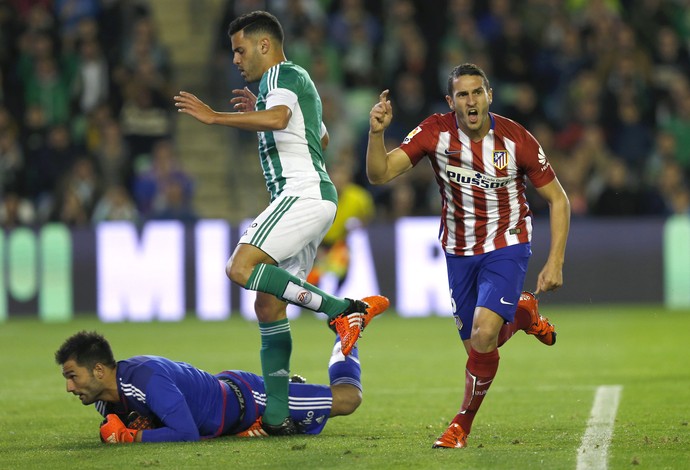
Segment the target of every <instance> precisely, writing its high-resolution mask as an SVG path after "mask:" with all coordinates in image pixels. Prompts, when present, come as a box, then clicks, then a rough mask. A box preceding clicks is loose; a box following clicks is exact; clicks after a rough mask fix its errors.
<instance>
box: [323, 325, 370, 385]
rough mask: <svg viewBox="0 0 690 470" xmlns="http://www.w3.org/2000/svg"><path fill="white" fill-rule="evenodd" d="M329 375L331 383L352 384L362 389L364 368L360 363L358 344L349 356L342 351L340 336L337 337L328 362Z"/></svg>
mask: <svg viewBox="0 0 690 470" xmlns="http://www.w3.org/2000/svg"><path fill="white" fill-rule="evenodd" d="M328 377H329V378H330V382H331V385H337V384H350V385H354V386H355V387H357V388H358V389H360V390H362V368H361V366H360V365H359V351H358V350H357V345H355V347H354V348H352V351H351V352H350V354H348V355H347V356H344V355H343V353H342V352H341V351H340V337H339V336H336V337H335V345H334V346H333V352H332V354H331V359H330V361H329V362H328Z"/></svg>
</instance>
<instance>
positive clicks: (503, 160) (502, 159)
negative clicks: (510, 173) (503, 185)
mask: <svg viewBox="0 0 690 470" xmlns="http://www.w3.org/2000/svg"><path fill="white" fill-rule="evenodd" d="M509 159H510V154H509V153H508V151H507V150H494V166H495V167H496V168H497V169H498V170H502V169H504V168H505V167H506V166H507V165H508V160H509Z"/></svg>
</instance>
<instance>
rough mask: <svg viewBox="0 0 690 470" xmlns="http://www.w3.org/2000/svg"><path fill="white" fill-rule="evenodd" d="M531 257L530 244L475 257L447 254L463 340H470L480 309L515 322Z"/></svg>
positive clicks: (451, 287) (451, 294)
mask: <svg viewBox="0 0 690 470" xmlns="http://www.w3.org/2000/svg"><path fill="white" fill-rule="evenodd" d="M531 255H532V250H531V245H530V244H529V243H520V244H518V245H511V246H507V247H505V248H499V249H498V250H494V251H490V252H488V253H484V254H481V255H475V256H456V255H451V254H448V253H446V266H447V268H448V286H449V287H450V296H451V298H452V301H453V315H454V316H455V322H456V323H457V325H458V331H459V332H460V338H462V339H463V340H466V339H469V338H470V335H471V334H472V321H473V319H474V310H475V308H476V307H486V308H488V309H489V310H492V311H494V312H496V313H497V314H498V315H500V316H501V317H503V319H504V320H505V321H506V322H512V321H513V319H514V318H515V309H516V308H517V303H518V300H520V294H521V293H522V286H523V284H524V282H525V274H526V272H527V264H528V262H529V258H530V256H531Z"/></svg>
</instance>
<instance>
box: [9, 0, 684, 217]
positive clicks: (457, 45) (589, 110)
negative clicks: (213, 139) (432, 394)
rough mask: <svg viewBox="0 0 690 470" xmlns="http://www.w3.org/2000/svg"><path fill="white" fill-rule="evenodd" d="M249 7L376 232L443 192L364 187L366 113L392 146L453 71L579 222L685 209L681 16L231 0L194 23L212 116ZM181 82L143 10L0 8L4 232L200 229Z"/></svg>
mask: <svg viewBox="0 0 690 470" xmlns="http://www.w3.org/2000/svg"><path fill="white" fill-rule="evenodd" d="M191 1H193V0H191ZM203 4H204V2H197V3H196V8H202V7H203ZM255 9H266V10H268V11H271V12H273V13H274V14H275V15H276V16H277V17H278V18H279V19H280V20H281V22H282V24H283V25H284V26H285V33H286V37H287V40H286V44H287V50H286V55H287V57H288V59H289V60H292V61H294V62H296V63H298V64H300V65H302V66H304V67H305V68H306V69H307V70H308V71H309V73H310V75H311V76H312V78H313V79H314V81H315V83H316V84H317V87H318V89H319V92H320V94H321V97H322V101H323V105H324V121H325V122H326V125H327V126H328V127H329V132H330V135H331V144H330V145H329V149H328V152H327V157H328V159H329V161H331V162H333V164H334V165H338V166H339V167H341V168H342V167H343V166H345V167H347V168H349V169H350V171H351V172H352V174H353V180H354V182H355V183H358V184H359V185H361V186H363V187H366V188H368V189H370V191H372V195H373V197H374V200H375V203H376V207H377V211H378V212H379V214H380V216H381V217H380V218H382V219H389V220H390V219H395V218H397V217H400V216H405V215H427V214H431V213H434V212H435V211H437V210H438V207H439V204H438V202H437V198H438V197H439V195H438V192H437V189H436V185H435V183H434V181H432V180H431V179H430V178H431V176H430V175H431V174H432V172H424V171H415V172H410V174H409V175H405V176H404V177H402V178H400V179H399V180H398V181H396V183H395V184H391V185H387V186H385V187H382V188H380V187H377V188H375V189H374V188H369V185H368V183H367V182H366V177H365V175H364V164H363V159H364V155H365V150H366V142H367V130H368V112H369V109H370V108H371V106H372V104H373V103H375V102H376V100H377V96H378V94H379V93H380V91H381V90H382V89H385V88H390V90H391V100H392V101H393V103H394V104H395V110H396V111H395V112H396V116H395V126H394V127H393V126H392V127H391V128H390V129H389V130H388V132H387V138H389V139H390V140H391V143H390V145H389V148H394V147H395V146H397V145H398V144H399V143H400V142H401V141H402V139H403V138H404V137H405V135H407V133H408V132H409V131H410V130H412V128H413V127H414V126H415V125H416V124H417V123H418V122H420V121H421V120H423V118H424V117H426V116H427V115H428V114H430V113H433V112H447V111H448V109H447V105H446V103H445V100H444V97H443V95H444V91H443V90H444V89H445V84H446V80H447V71H448V70H450V69H451V68H452V66H453V65H456V64H460V63H463V62H473V63H476V64H478V65H480V66H481V67H482V68H483V69H484V70H485V71H486V72H487V74H488V76H489V77H490V78H491V79H492V85H494V88H495V89H496V90H500V93H494V102H493V104H492V110H493V111H494V112H496V113H498V114H503V115H505V116H507V117H509V118H514V119H515V120H517V121H519V122H520V123H522V124H524V125H525V126H526V127H527V128H528V129H529V130H530V131H531V132H532V133H533V134H535V136H536V137H537V139H538V140H539V141H540V142H541V144H542V145H543V147H544V151H545V153H546V155H547V156H548V157H549V159H550V161H551V163H552V165H553V166H554V168H555V169H556V171H557V172H558V174H559V175H560V178H561V180H562V181H561V182H562V184H563V186H564V188H565V189H566V191H567V193H568V195H569V197H570V201H571V204H572V210H573V216H575V217H577V216H641V215H649V216H667V215H670V214H674V213H686V214H687V213H690V190H689V189H688V188H689V186H688V181H690V1H689V0H567V1H561V0H525V1H523V2H511V1H510V0H487V1H477V0H447V1H432V2H429V1H422V0H378V1H364V0H290V1H277V0H228V1H227V2H226V3H225V4H224V8H223V13H224V14H223V15H221V18H219V21H218V23H217V24H216V25H207V26H206V27H213V28H217V34H216V40H215V41H214V45H213V50H211V51H208V54H209V63H210V64H213V65H212V67H211V69H210V70H211V73H209V77H208V87H209V91H208V92H209V94H213V95H215V96H216V99H217V101H218V102H227V101H228V99H229V97H230V95H231V93H230V90H231V89H233V88H239V87H242V86H244V83H243V81H242V79H241V77H240V76H239V74H238V73H237V72H236V71H234V66H233V65H232V62H231V60H232V55H231V53H230V42H229V40H228V38H227V25H228V23H229V22H230V21H231V20H232V19H233V18H234V17H235V16H237V15H239V14H242V13H245V12H246V11H249V10H255ZM174 69H175V64H174V63H172V62H171V59H170V56H169V54H168V51H167V49H166V46H165V45H164V44H162V43H161V41H160V39H159V36H158V34H157V30H156V25H155V22H154V19H153V12H152V7H151V5H150V4H149V3H148V1H147V0H0V196H1V198H2V204H0V222H1V223H2V225H3V226H4V227H12V226H16V225H22V224H32V223H42V222H46V221H61V222H64V223H67V224H70V225H74V226H79V225H85V224H90V223H94V222H98V221H101V220H113V219H117V220H122V219H124V220H136V221H143V220H149V219H170V218H173V219H181V220H186V221H188V220H195V219H196V217H197V213H196V211H195V209H194V206H193V198H194V184H195V181H193V179H192V178H191V177H190V175H189V174H188V173H187V172H186V171H185V170H184V168H183V167H182V165H181V163H180V158H179V155H178V152H177V150H176V142H175V135H174V132H173V129H174V119H175V115H174V114H173V112H174V108H173V106H172V102H171V97H172V96H173V94H174V93H175V91H176V90H175V88H174V86H173V81H174V78H173V71H174ZM228 76H229V77H230V79H227V78H226V77H228ZM253 145H255V143H253ZM196 183H197V184H199V183H201V182H196ZM255 190H258V191H265V190H264V188H255ZM532 201H533V205H532V208H533V210H534V211H535V212H537V213H540V212H543V211H546V210H547V209H546V208H545V207H543V206H540V205H539V201H540V199H539V198H533V199H532Z"/></svg>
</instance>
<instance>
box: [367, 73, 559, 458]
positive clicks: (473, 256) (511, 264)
mask: <svg viewBox="0 0 690 470" xmlns="http://www.w3.org/2000/svg"><path fill="white" fill-rule="evenodd" d="M492 96H493V90H492V89H491V87H490V85H489V80H488V78H487V77H486V74H485V73H484V71H483V70H482V69H481V68H479V67H477V66H476V65H474V64H462V65H459V66H457V67H455V68H454V69H453V71H452V72H451V73H450V75H449V77H448V95H446V101H447V103H448V106H449V107H450V112H449V113H446V114H434V115H432V116H430V117H429V118H427V119H426V120H424V121H423V122H422V123H421V124H419V126H417V127H416V128H415V129H413V130H412V131H411V132H410V133H409V134H408V135H407V137H406V138H405V139H404V140H403V142H402V144H401V145H400V146H399V147H397V148H395V149H394V150H391V151H390V152H389V151H387V150H386V147H385V143H384V131H385V129H386V128H387V127H388V126H389V125H390V123H391V120H392V118H393V108H392V105H391V103H390V101H389V100H388V90H386V91H384V92H383V93H381V96H380V101H379V102H378V103H376V105H375V106H374V107H373V108H372V110H371V113H370V119H369V124H370V129H369V142H368V148H367V160H366V161H367V175H368V178H369V181H370V182H371V183H373V184H383V183H387V182H388V181H391V180H392V179H394V178H396V177H397V176H399V175H401V174H403V173H405V172H407V171H408V170H410V169H412V168H413V167H414V166H415V165H417V163H419V162H420V161H421V160H422V159H423V158H424V157H426V158H428V159H429V161H430V163H431V167H432V168H433V170H434V174H435V178H436V181H437V183H438V186H439V190H440V193H441V200H442V212H441V228H440V234H439V240H440V242H441V245H442V246H443V248H444V251H445V254H446V262H447V267H448V281H449V286H450V295H451V298H452V305H453V314H454V316H455V320H456V324H457V326H458V330H459V333H460V338H461V339H462V340H463V344H464V346H465V349H466V351H467V353H468V356H469V358H468V361H467V367H466V371H465V395H464V399H463V402H462V406H461V408H460V412H459V413H458V414H457V416H456V417H455V418H454V419H453V421H452V422H451V424H450V426H449V428H448V429H447V430H446V432H445V433H444V434H443V435H442V436H441V437H440V438H439V439H438V440H437V441H436V442H435V443H434V446H433V447H465V445H466V438H467V435H468V434H469V433H470V429H471V426H472V422H473V419H474V416H475V414H476V412H477V410H478V409H479V406H480V404H481V402H482V400H483V398H484V396H485V395H486V392H487V391H488V389H489V386H490V384H491V383H492V381H493V380H494V377H495V376H496V371H497V369H498V360H499V354H498V349H497V348H498V346H500V345H502V344H503V343H504V342H505V341H507V339H509V338H510V337H511V336H512V334H513V333H515V332H516V331H517V330H519V329H521V330H524V331H526V332H527V333H528V334H533V335H535V336H536V337H537V338H538V339H539V340H540V341H541V342H543V343H545V344H547V345H552V344H553V343H554V342H555V338H556V334H555V331H554V328H553V326H552V325H551V324H550V323H548V320H547V319H545V318H543V317H541V316H540V315H539V314H538V312H537V302H536V298H535V297H534V296H533V295H531V294H528V293H527V294H524V295H522V294H521V293H522V289H523V282H524V278H525V273H526V271H527V264H528V261H529V257H530V255H531V235H532V213H531V211H530V208H529V205H528V202H527V198H526V195H525V189H526V184H527V180H528V179H529V180H530V182H531V184H532V185H533V186H534V187H535V188H536V190H537V192H538V193H539V194H540V195H541V196H542V197H543V198H544V199H545V200H546V201H547V202H548V204H549V208H550V227H551V247H550V250H549V256H548V259H547V261H546V264H545V266H544V267H543V268H542V270H541V272H540V273H539V276H538V279H537V286H536V290H535V294H538V293H540V292H542V291H550V290H554V289H557V288H559V287H560V286H561V285H562V284H563V270H562V268H563V263H564V258H565V246H566V241H567V237H568V230H569V225H570V204H569V201H568V197H567V195H566V194H565V191H564V190H563V188H562V186H561V184H560V183H559V181H558V179H557V177H556V174H555V173H554V171H553V168H552V167H551V165H550V164H549V161H548V159H547V157H546V155H544V152H543V150H542V148H541V146H540V145H539V143H538V142H537V140H536V139H535V138H534V137H533V136H532V134H530V133H529V132H528V131H527V130H526V129H525V128H524V127H523V126H521V125H520V124H518V123H516V122H515V121H512V120H510V119H508V118H505V117H503V116H499V115H497V114H494V113H491V112H489V106H490V105H491V101H492Z"/></svg>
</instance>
